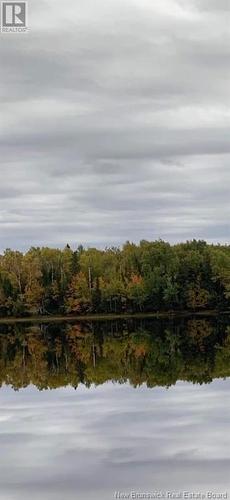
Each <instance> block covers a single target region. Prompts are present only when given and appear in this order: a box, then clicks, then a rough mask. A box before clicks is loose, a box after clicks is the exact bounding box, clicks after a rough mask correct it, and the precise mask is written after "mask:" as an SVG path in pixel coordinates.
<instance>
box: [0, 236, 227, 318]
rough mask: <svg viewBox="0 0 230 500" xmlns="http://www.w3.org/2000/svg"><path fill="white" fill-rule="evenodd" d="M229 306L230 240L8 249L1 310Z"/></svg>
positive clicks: (0, 276)
mask: <svg viewBox="0 0 230 500" xmlns="http://www.w3.org/2000/svg"><path fill="white" fill-rule="evenodd" d="M229 308H230V246H228V245H213V244H211V245H210V244H208V243H206V242H205V241H202V240H199V241H197V240H193V241H188V242H186V243H178V244H175V245H170V244H169V243H167V242H164V241H162V240H158V241H153V242H150V241H146V240H143V241H141V242H140V243H139V244H134V243H130V242H126V243H125V244H124V245H123V247H121V248H117V247H112V248H105V249H103V250H101V249H97V248H83V246H82V245H79V246H78V247H77V249H76V250H72V249H71V248H70V246H69V245H68V244H67V245H66V247H65V248H64V249H62V250H61V249H55V248H48V247H43V248H34V247H33V248H31V249H30V250H29V251H27V252H26V253H22V252H20V251H15V250H11V249H6V250H5V252H4V253H3V254H1V255H0V316H1V317H6V316H14V317H16V316H35V315H55V314H56V315H57V314H59V315H87V314H94V313H95V314H106V313H112V314H116V313H119V314H121V313H129V314H132V313H149V312H161V311H162V312H170V311H193V312H196V311H202V310H221V311H223V310H228V309H229Z"/></svg>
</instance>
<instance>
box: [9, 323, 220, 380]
mask: <svg viewBox="0 0 230 500" xmlns="http://www.w3.org/2000/svg"><path fill="white" fill-rule="evenodd" d="M229 333H230V327H229V326H228V319H226V318H219V319H216V318H215V319H209V320H207V319H203V318H200V319H193V318H189V319H183V320H181V321H147V320H146V321H132V320H130V321H125V322H124V321H113V322H108V321H106V322H98V323H97V322H95V323H91V324H88V323H74V324H63V325H40V326H36V325H31V326H28V325H24V326H23V325H21V324H20V325H14V326H12V325H11V326H6V325H5V326H1V328H0V383H1V384H3V383H4V382H5V383H7V384H10V385H11V386H12V387H13V388H15V389H20V388H22V387H26V386H27V385H29V384H30V383H32V384H34V385H35V386H37V387H38V388H39V389H47V388H57V387H62V386H67V385H69V384H70V385H72V386H73V387H74V388H77V387H78V385H79V384H80V383H83V384H85V385H86V386H87V387H90V385H91V384H96V385H98V384H102V383H104V382H107V381H109V380H112V381H116V382H120V383H124V382H127V381H129V382H130V384H132V385H133V386H135V387H136V386H139V385H141V384H143V383H146V384H147V386H148V387H154V386H157V385H160V386H170V385H172V384H175V383H176V381H177V380H187V381H192V382H196V383H208V382H211V381H212V380H213V378H217V377H226V376H228V375H229V374H230V366H229V360H230V335H229Z"/></svg>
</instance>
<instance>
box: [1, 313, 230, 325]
mask: <svg viewBox="0 0 230 500" xmlns="http://www.w3.org/2000/svg"><path fill="white" fill-rule="evenodd" d="M222 315H230V310H225V311H218V310H204V311H168V312H154V313H130V314H128V313H120V314H87V315H71V316H70V315H53V316H52V315H50V316H45V315H44V316H27V317H13V316H9V317H2V318H0V324H14V323H58V322H76V321H81V322H84V321H85V322H87V321H112V320H121V319H124V320H126V319H176V318H178V319H179V318H186V317H194V316H195V317H207V316H209V317H210V316H211V317H213V316H222Z"/></svg>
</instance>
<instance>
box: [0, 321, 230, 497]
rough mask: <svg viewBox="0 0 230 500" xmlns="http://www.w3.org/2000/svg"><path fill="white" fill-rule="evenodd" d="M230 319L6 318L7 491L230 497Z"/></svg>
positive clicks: (1, 439)
mask: <svg viewBox="0 0 230 500" xmlns="http://www.w3.org/2000/svg"><path fill="white" fill-rule="evenodd" d="M228 323H229V321H228V319H227V318H224V319H223V318H219V319H212V320H210V319H209V320H207V319H199V320H197V319H192V318H191V319H187V320H181V321H180V322H177V321H167V322H165V321H161V322H157V321H142V322H137V321H128V322H124V321H123V322H103V323H94V324H88V323H83V324H80V323H79V324H77V323H74V324H68V325H60V326H57V325H40V326H37V325H29V326H28V325H24V326H23V325H17V326H4V325H3V326H1V328H0V348H1V351H0V377H1V384H2V387H1V389H0V422H1V427H0V446H1V454H0V499H1V500H22V499H23V500H30V499H31V498H33V499H35V500H37V499H39V500H40V499H44V500H54V499H55V500H75V499H83V500H84V499H87V500H88V499H89V500H91V499H95V500H99V499H102V500H107V499H108V500H109V499H113V498H115V497H116V495H117V498H119V496H120V498H122V495H123V494H126V495H127V498H128V495H130V498H132V496H131V492H133V495H135V494H136V495H138V494H139V498H148V496H147V494H152V495H154V493H156V492H157V491H158V492H162V494H164V493H165V495H166V496H165V498H167V495H168V492H170V494H173V493H177V494H180V493H181V492H183V491H189V492H190V493H191V494H192V493H199V492H202V493H203V494H204V495H206V496H207V492H208V491H211V492H213V494H214V493H217V494H220V493H226V492H227V494H228V497H229V496H230V477H229V470H230V432H229V426H230V403H229V394H230V379H229V378H228V376H229V375H230V328H229V326H228ZM229 324H230V323H229ZM116 492H117V493H116ZM141 495H142V496H141ZM143 495H146V496H143ZM133 498H135V496H133ZM136 498H138V496H136Z"/></svg>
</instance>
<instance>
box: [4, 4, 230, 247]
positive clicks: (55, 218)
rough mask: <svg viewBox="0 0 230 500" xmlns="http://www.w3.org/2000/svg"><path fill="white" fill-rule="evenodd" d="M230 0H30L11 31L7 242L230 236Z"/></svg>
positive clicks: (105, 242) (7, 52) (7, 40)
mask: <svg viewBox="0 0 230 500" xmlns="http://www.w3.org/2000/svg"><path fill="white" fill-rule="evenodd" d="M229 21H230V1H229V0H190V1H187V0H84V1H83V0H82V1H80V0H68V2H63V1H62V2H61V1H60V0H49V1H48V0H39V2H38V1H36V0H29V1H28V27H29V31H28V32H27V33H18V34H15V33H1V34H0V59H1V77H0V101H1V102H0V104H1V122H0V149H1V160H0V161H1V166H0V251H3V249H4V248H6V247H11V248H15V249H16V248H17V249H20V250H23V251H24V250H26V249H27V248H29V247H30V246H43V245H44V246H52V247H55V246H56V247H64V246H65V245H66V243H69V244H70V245H71V246H73V248H75V247H76V246H78V245H79V244H80V243H82V244H83V245H85V246H97V247H100V248H102V247H104V246H111V245H120V244H122V243H123V242H125V241H126V240H131V241H136V242H138V241H139V240H141V239H149V240H153V239H158V238H162V239H165V240H168V241H170V242H172V243H173V242H176V241H185V240H187V239H192V238H201V239H206V240H207V241H212V242H224V243H230V225H229V210H228V209H229V183H230V169H229V158H230V141H229V125H230V108H229V104H230V85H229V82H230V64H229V56H230V30H229Z"/></svg>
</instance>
